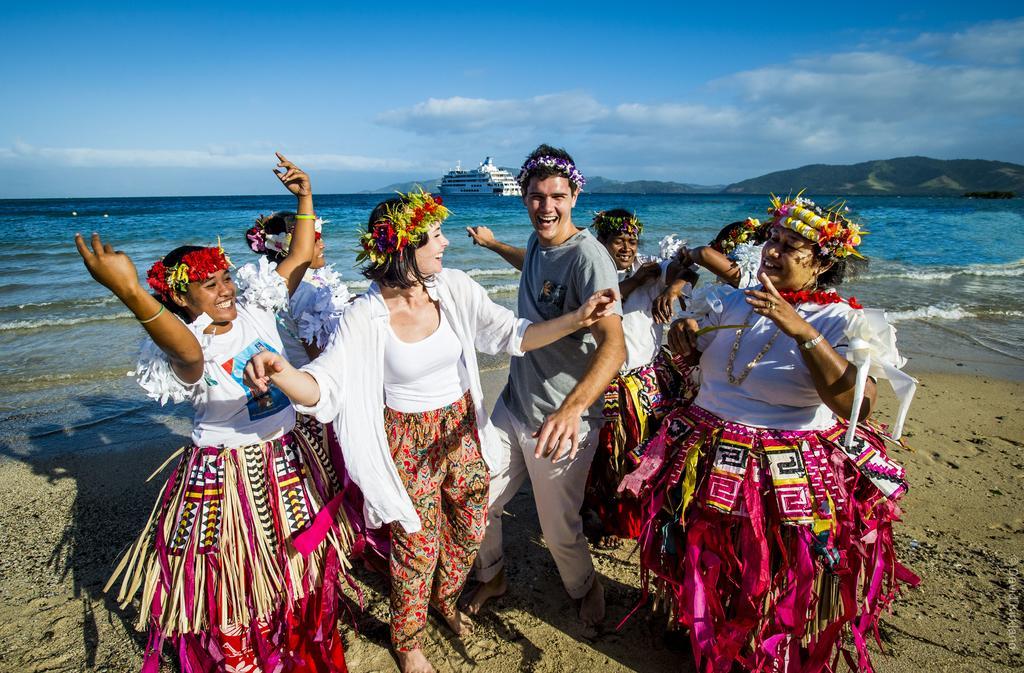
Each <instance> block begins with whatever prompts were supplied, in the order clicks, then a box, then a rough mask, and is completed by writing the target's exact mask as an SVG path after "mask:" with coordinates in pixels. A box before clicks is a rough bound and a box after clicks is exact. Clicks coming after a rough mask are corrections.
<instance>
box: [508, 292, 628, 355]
mask: <svg viewBox="0 0 1024 673" xmlns="http://www.w3.org/2000/svg"><path fill="white" fill-rule="evenodd" d="M616 300H617V297H616V296H615V290H613V289H611V288H608V289H605V290H598V291H597V292H595V293H594V294H592V295H590V298H589V299H587V301H586V302H584V303H583V304H582V305H581V306H580V307H579V308H578V309H576V310H575V311H572V312H571V313H566V314H565V315H560V316H558V317H557V318H552V319H551V320H545V321H544V322H535V323H533V324H531V325H530V326H529V327H527V328H526V333H525V334H524V335H523V343H522V345H521V346H520V348H522V350H523V351H524V352H525V351H532V350H535V349H537V348H543V347H544V346H547V345H548V344H550V343H554V342H555V341H558V340H559V339H561V338H562V337H564V336H568V335H570V334H572V333H573V332H576V331H578V330H581V329H584V328H586V327H590V326H591V325H593V324H594V323H596V322H597V321H599V320H601V319H602V318H604V317H605V316H607V315H612V309H613V308H614V307H615V302H616Z"/></svg>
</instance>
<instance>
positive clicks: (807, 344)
mask: <svg viewBox="0 0 1024 673" xmlns="http://www.w3.org/2000/svg"><path fill="white" fill-rule="evenodd" d="M824 340H825V335H824V334H821V333H818V336H816V337H814V338H813V339H808V340H807V341H805V342H803V343H802V344H800V348H803V349H804V350H805V351H809V350H811V349H812V348H814V347H815V346H817V345H818V344H820V343H821V342H822V341H824Z"/></svg>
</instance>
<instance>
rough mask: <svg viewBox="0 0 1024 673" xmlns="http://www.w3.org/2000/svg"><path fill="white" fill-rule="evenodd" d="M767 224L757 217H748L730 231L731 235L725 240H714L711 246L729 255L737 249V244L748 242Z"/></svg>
mask: <svg viewBox="0 0 1024 673" xmlns="http://www.w3.org/2000/svg"><path fill="white" fill-rule="evenodd" d="M764 226H765V225H763V224H761V220H759V219H757V218H756V217H748V218H747V219H746V220H744V221H743V222H741V223H740V224H738V225H736V226H735V227H733V228H732V229H731V230H730V231H729V237H728V238H727V239H725V240H724V241H717V240H716V241H712V242H711V248H712V249H714V250H717V251H718V252H720V253H722V254H723V255H728V254H729V253H730V252H732V251H733V250H735V249H736V246H737V245H740V244H741V243H746V242H747V241H748V240H750V237H751V236H753V235H754V234H756V233H757V232H758V231H760V230H761V229H762V228H763V227H764Z"/></svg>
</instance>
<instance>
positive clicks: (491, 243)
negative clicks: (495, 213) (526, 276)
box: [466, 225, 526, 271]
mask: <svg viewBox="0 0 1024 673" xmlns="http://www.w3.org/2000/svg"><path fill="white" fill-rule="evenodd" d="M466 233H467V234H469V237H470V238H472V239H473V244H474V245H479V246H480V247H482V248H487V249H488V250H490V251H492V252H496V253H498V254H499V255H501V256H502V258H503V259H504V260H505V261H506V262H508V263H509V264H511V265H512V266H514V267H515V268H517V269H518V270H520V271H522V270H523V260H524V259H526V248H517V247H515V246H514V245H509V244H508V243H502V242H501V241H499V240H498V239H496V238H495V237H494V232H492V231H491V230H490V228H489V227H485V226H483V225H480V226H476V227H466Z"/></svg>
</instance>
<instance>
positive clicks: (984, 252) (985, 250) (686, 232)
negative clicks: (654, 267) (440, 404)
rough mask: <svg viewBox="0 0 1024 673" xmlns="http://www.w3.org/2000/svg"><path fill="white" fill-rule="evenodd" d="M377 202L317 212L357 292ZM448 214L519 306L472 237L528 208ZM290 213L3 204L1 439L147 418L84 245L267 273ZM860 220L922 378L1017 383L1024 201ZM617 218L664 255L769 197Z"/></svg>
mask: <svg viewBox="0 0 1024 673" xmlns="http://www.w3.org/2000/svg"><path fill="white" fill-rule="evenodd" d="M815 196H818V201H819V202H822V203H827V202H830V201H831V199H829V198H827V197H820V196H819V195H815ZM379 199H380V197H379V196H377V195H335V196H320V197H318V198H317V199H316V206H317V211H318V212H319V213H320V215H321V216H322V217H324V218H325V219H326V220H327V224H326V225H325V228H324V239H325V241H326V242H327V245H328V250H327V256H328V257H329V258H330V261H332V262H333V263H334V265H335V268H336V269H337V270H339V271H341V272H342V274H343V277H344V278H345V279H346V280H348V281H349V282H350V287H352V289H353V290H358V289H360V288H364V287H365V286H366V283H365V281H363V279H362V277H361V276H360V275H359V274H358V272H357V270H356V269H355V268H354V266H353V265H354V263H355V240H356V234H355V232H356V230H357V228H359V227H361V226H363V225H364V224H365V221H366V217H367V215H368V214H369V212H370V210H371V209H372V207H373V206H374V205H375V204H376V203H377V201H378V200H379ZM446 203H447V204H448V205H449V207H450V208H451V210H452V212H453V215H452V217H451V218H450V219H449V220H448V222H447V224H446V225H445V227H446V233H447V235H448V237H449V238H450V239H451V241H452V244H451V247H450V248H449V249H448V252H447V254H446V255H445V261H444V263H445V265H446V266H451V267H457V268H460V269H463V270H466V271H468V272H469V273H470V274H471V275H473V276H474V277H476V279H477V280H478V281H479V282H480V283H481V284H483V285H484V286H485V287H487V288H488V291H489V292H490V293H491V295H492V297H494V299H495V300H496V301H498V302H500V303H503V304H505V305H507V306H513V307H514V303H515V292H516V287H517V284H518V275H517V273H515V272H514V271H512V270H510V269H509V268H508V267H507V266H506V265H505V264H504V262H503V261H502V260H501V259H500V258H499V257H498V256H496V255H494V254H492V253H490V252H488V251H486V250H482V249H480V248H478V247H475V246H473V245H472V243H471V241H470V240H469V239H468V238H467V237H466V235H465V233H464V228H465V227H466V226H467V225H475V224H484V225H487V226H489V227H491V228H492V229H493V230H494V231H495V234H496V235H497V236H498V237H499V238H501V239H503V240H506V241H508V242H510V243H515V244H520V245H521V244H524V243H525V241H526V238H527V236H528V234H529V233H530V231H531V229H530V225H529V221H528V219H527V217H526V213H525V210H524V208H523V205H522V202H521V201H519V200H518V199H493V198H486V197H451V198H449V199H447V200H446ZM293 205H294V200H293V199H292V198H291V197H289V196H287V195H285V196H250V197H181V198H145V199H138V198H135V199H78V200H75V199H53V200H17V201H0V231H3V232H5V234H6V244H5V245H3V246H0V390H2V391H3V392H4V395H3V398H2V400H0V437H2V436H4V435H7V434H9V433H12V432H23V431H25V430H26V428H28V429H29V430H31V428H33V427H37V426H38V422H37V419H38V418H39V417H41V416H47V415H54V414H55V415H56V416H54V418H56V419H58V420H55V421H54V422H53V423H52V424H51V426H52V428H56V429H59V428H60V427H61V425H62V423H73V422H75V421H74V419H75V418H77V417H78V416H80V414H76V413H74V408H75V407H76V405H78V404H80V403H81V399H82V398H83V397H84V396H89V398H90V399H102V400H103V402H102V405H101V407H102V408H100V409H91V410H90V412H89V418H102V417H104V416H105V415H110V416H122V415H129V416H130V414H131V413H133V410H136V409H138V408H139V407H140V405H145V404H146V403H147V400H145V398H144V397H142V394H141V390H140V389H137V388H135V389H133V385H132V384H131V382H130V380H128V379H127V377H126V376H125V372H127V371H128V370H129V369H131V367H132V363H133V359H134V355H135V353H136V351H137V348H138V344H139V342H140V340H141V337H142V330H141V329H140V328H139V327H138V326H137V324H136V323H135V321H134V320H132V319H131V318H130V317H129V316H128V314H127V312H126V311H125V310H124V308H123V307H122V306H121V305H120V304H119V303H118V302H117V301H116V300H114V299H113V298H112V297H111V296H110V295H109V294H107V293H106V290H104V289H103V288H101V287H100V286H99V285H97V284H96V283H94V282H93V281H92V280H91V278H89V276H88V274H87V273H86V271H85V268H84V267H83V266H82V264H81V261H80V259H79V257H78V254H77V252H76V251H75V249H74V244H73V241H72V237H73V235H74V233H75V232H76V231H81V232H82V233H83V234H87V233H89V232H92V231H99V232H100V233H101V234H102V235H103V236H104V239H105V240H107V241H109V242H111V243H113V244H114V245H115V247H117V248H118V249H121V250H124V251H125V252H127V253H128V254H129V255H130V256H131V257H132V259H133V260H135V262H136V266H137V267H138V268H139V271H140V273H143V274H144V272H145V269H146V268H148V267H149V265H150V264H151V263H152V262H153V261H154V260H155V259H157V258H159V257H161V256H162V255H163V254H165V253H166V252H167V251H169V250H170V249H172V248H173V247H175V246H177V245H181V244H184V243H195V244H210V243H214V242H216V240H217V237H218V236H220V237H221V240H222V242H223V245H224V247H225V248H226V249H227V251H228V252H229V254H230V255H231V257H232V259H233V261H234V262H235V263H236V264H241V263H244V262H247V261H252V260H253V259H254V258H255V256H254V255H253V254H252V253H251V252H249V251H248V250H247V249H246V248H245V247H244V242H243V231H244V230H245V228H246V227H248V226H249V224H250V223H251V222H252V220H253V218H254V217H255V216H256V215H257V214H259V213H266V212H269V211H272V210H275V209H284V208H290V207H292V206H293ZM848 205H849V207H850V208H851V211H852V216H853V218H854V219H856V220H859V221H861V222H862V223H863V224H864V225H865V227H866V228H867V229H868V230H869V231H870V232H871V234H870V235H869V236H867V237H866V239H865V243H864V246H863V251H864V253H865V254H866V255H867V256H868V257H869V258H870V259H871V265H870V267H869V270H868V272H867V273H866V274H865V275H864V276H862V277H861V278H860V279H858V280H857V281H854V282H852V283H849V284H848V285H847V286H845V287H844V288H842V293H843V294H844V295H849V294H853V295H856V296H857V297H858V299H860V300H861V302H862V303H863V304H865V305H868V306H876V307H881V308H884V309H886V310H887V311H888V312H889V316H890V319H892V320H893V321H895V322H896V324H897V328H898V329H899V339H900V346H901V350H902V351H903V352H904V354H906V355H907V356H909V357H910V359H911V367H914V366H918V367H922V366H924V367H934V366H943V365H948V366H950V367H955V366H956V364H957V363H958V362H959V363H963V364H966V365H967V366H973V365H978V366H981V367H983V368H984V367H987V368H988V371H993V372H996V373H1005V374H1007V375H1010V376H1019V375H1020V373H1021V372H1024V347H1022V346H1021V344H1022V343H1024V245H1022V244H1021V232H1022V231H1024V200H1021V199H1014V200H1009V201H983V200H969V199H960V198H898V197H856V198H853V199H850V200H849V201H848ZM612 207H625V208H628V209H630V210H634V211H635V212H636V213H637V214H638V215H639V217H640V218H641V219H642V220H643V221H644V222H645V223H646V229H645V231H644V236H643V241H642V245H641V247H642V249H643V250H644V251H646V252H650V253H653V252H655V251H656V250H657V243H658V241H659V240H660V239H661V237H663V236H665V235H666V234H669V233H675V234H677V235H679V236H680V237H682V238H685V239H687V240H688V242H689V243H690V244H691V245H698V244H703V243H706V242H707V241H708V240H710V239H711V238H712V237H713V236H714V234H715V233H716V232H717V231H718V230H719V229H720V228H721V227H722V226H723V225H724V224H726V223H728V222H731V221H734V220H739V219H743V218H745V217H747V216H755V217H760V216H762V215H763V213H764V211H765V208H766V207H767V198H765V197H751V196H723V195H713V196H704V195H700V196H696V195H658V196H635V195H621V196H617V195H590V194H584V195H583V196H582V197H581V198H580V201H579V203H578V204H577V208H576V212H575V219H576V221H577V222H578V223H586V222H589V220H590V218H591V215H592V212H593V211H596V210H601V209H606V208H612ZM73 212H76V213H77V215H72V213H73ZM186 412H187V410H185V409H182V410H177V411H176V412H175V413H177V414H181V413H186ZM60 418H66V419H68V420H67V421H60V420H59V419H60ZM51 426H48V427H51Z"/></svg>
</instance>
